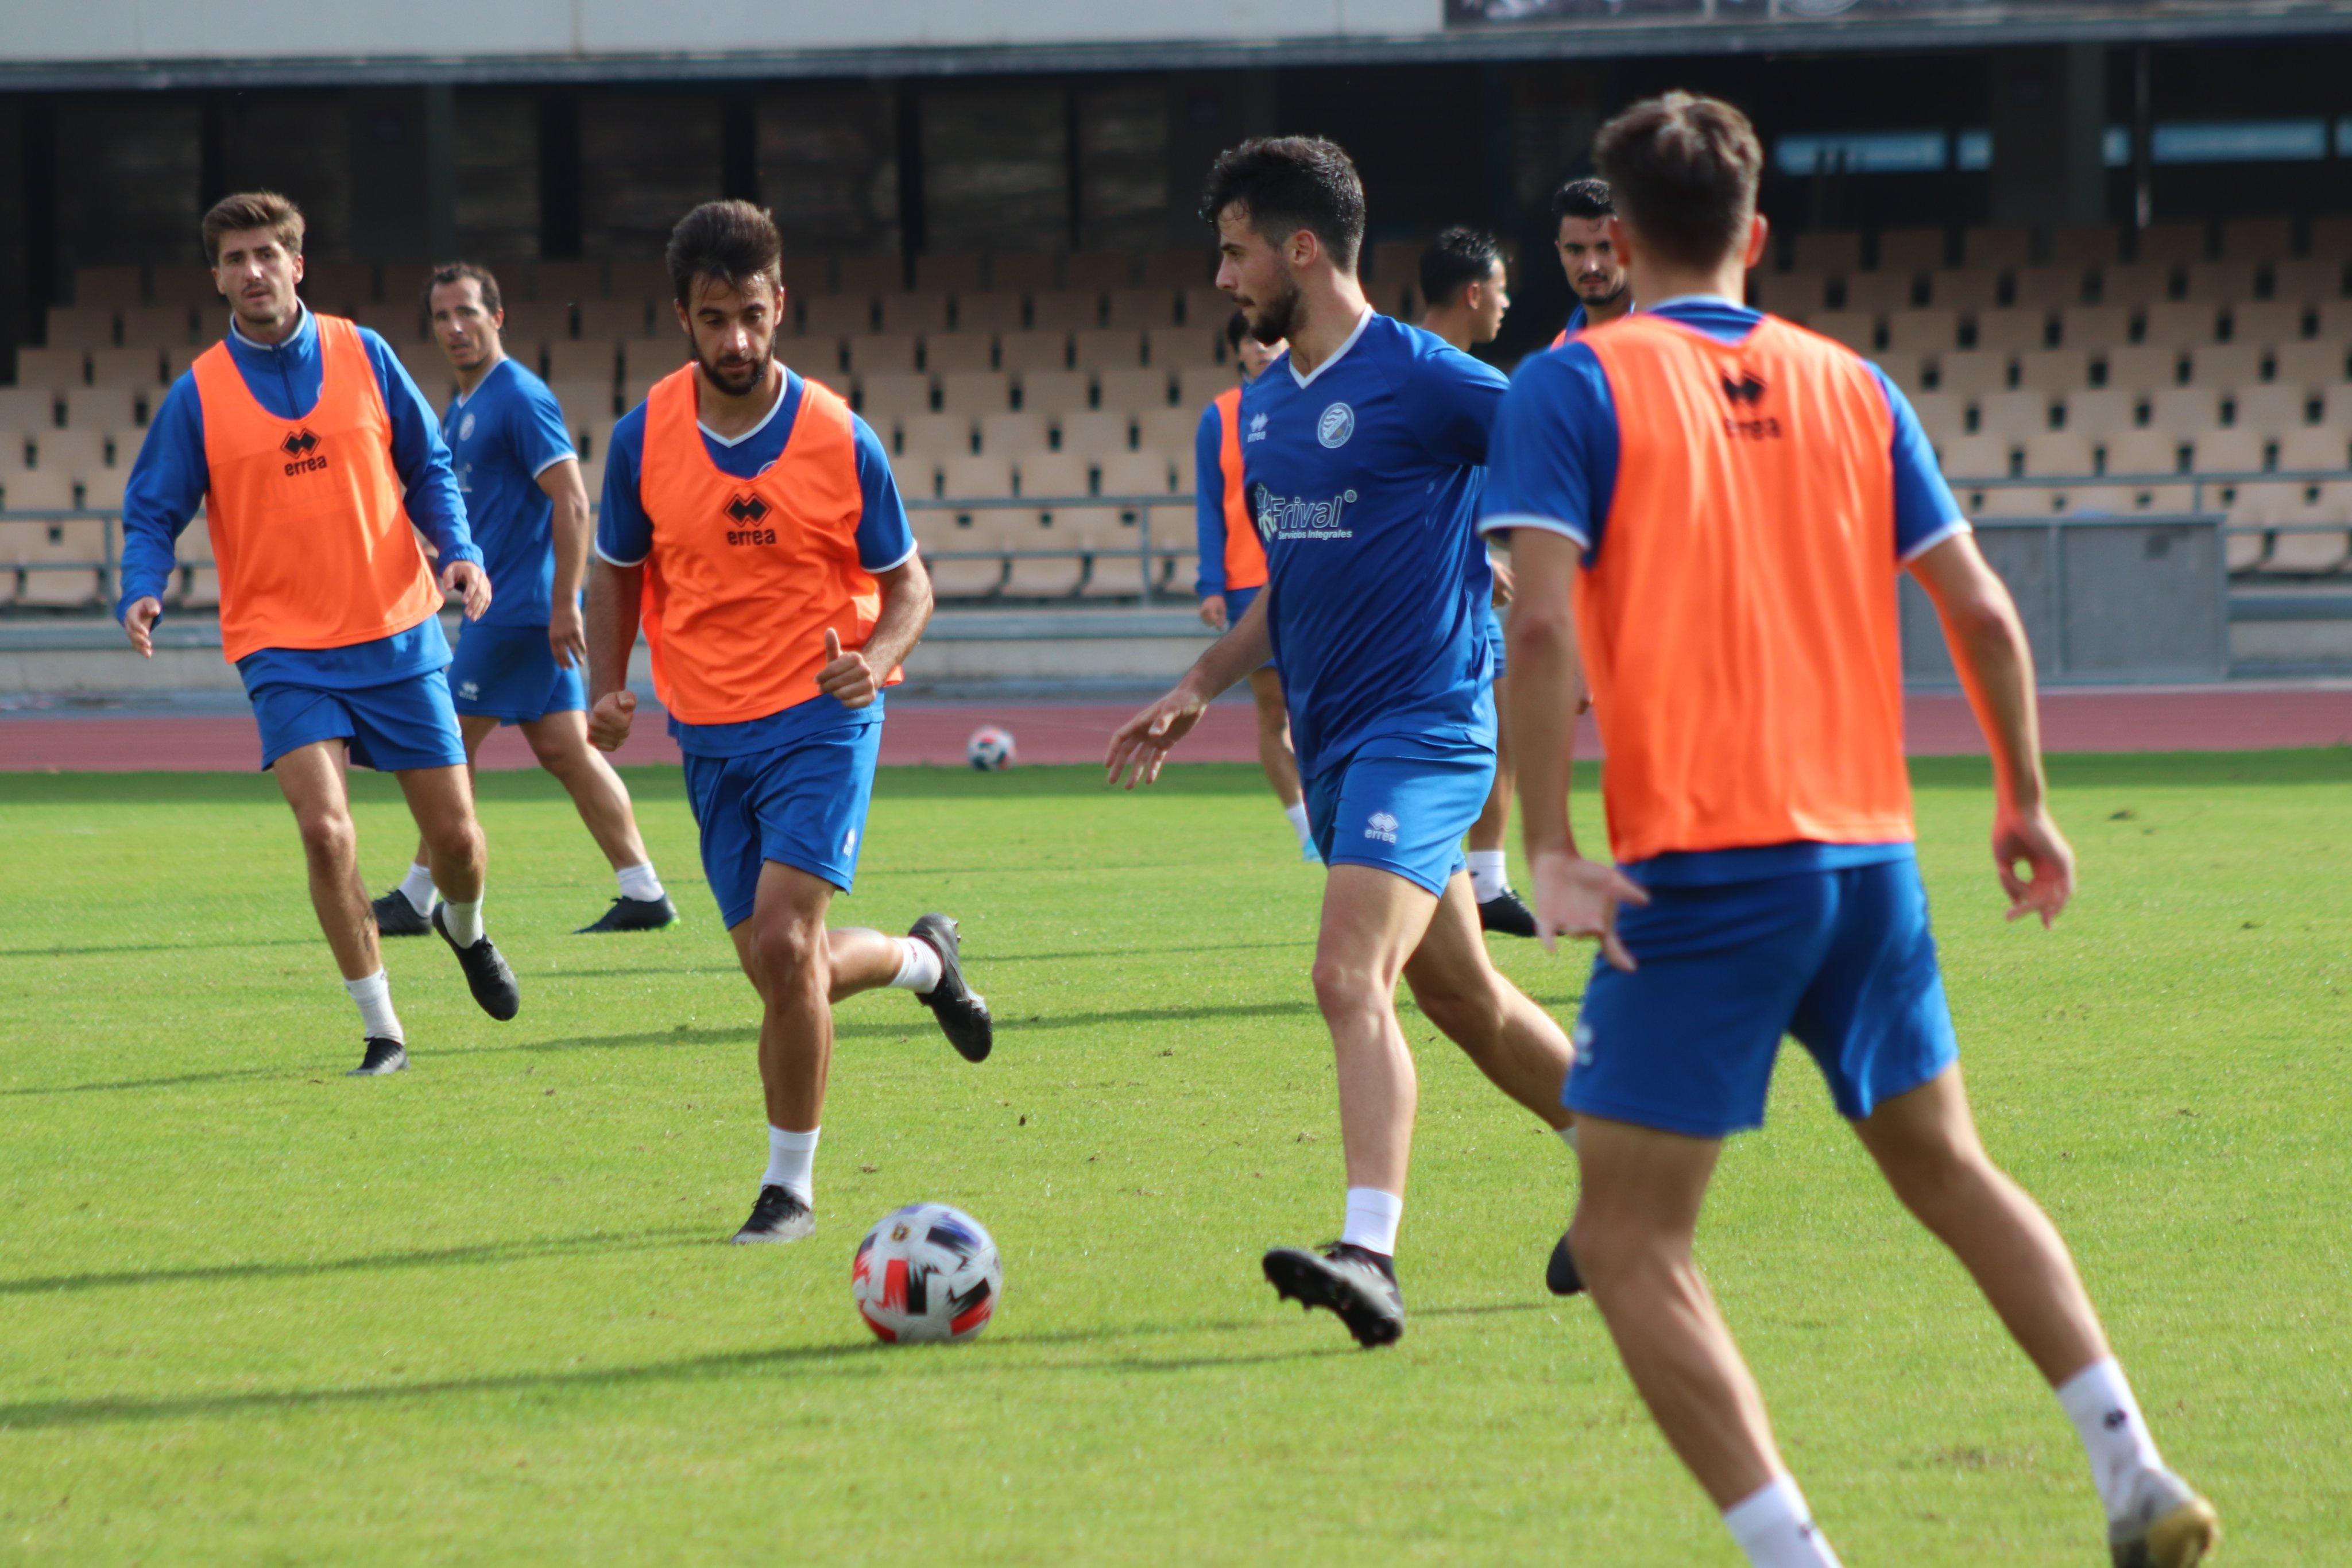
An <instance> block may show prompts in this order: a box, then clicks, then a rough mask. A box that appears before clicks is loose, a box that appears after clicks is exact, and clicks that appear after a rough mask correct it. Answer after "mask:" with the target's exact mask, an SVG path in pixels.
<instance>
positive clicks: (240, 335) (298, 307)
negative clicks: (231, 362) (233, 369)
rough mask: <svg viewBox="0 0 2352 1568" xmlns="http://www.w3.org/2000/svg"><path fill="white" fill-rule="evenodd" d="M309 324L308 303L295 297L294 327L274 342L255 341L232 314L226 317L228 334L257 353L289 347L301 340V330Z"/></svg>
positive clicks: (273, 351) (267, 352) (274, 351)
mask: <svg viewBox="0 0 2352 1568" xmlns="http://www.w3.org/2000/svg"><path fill="white" fill-rule="evenodd" d="M308 326H310V307H309V306H308V305H305V304H303V303H302V301H301V300H299V299H297V300H295V301H294V329H293V330H292V331H291V332H289V333H287V334H286V336H284V337H283V338H280V339H278V341H276V342H274V343H257V342H255V341H254V340H252V339H251V338H248V337H247V336H246V335H245V329H244V328H242V327H239V326H238V325H237V324H236V316H235V315H234V314H232V315H231V316H230V317H229V319H228V335H229V336H230V337H232V338H235V339H236V340H237V341H238V342H240V343H243V344H244V345H245V346H246V347H247V348H248V349H251V350H253V351H254V352H255V353H257V354H274V353H276V352H277V351H278V350H280V349H290V348H292V347H293V346H294V345H295V344H296V343H298V342H299V341H301V340H302V330H303V329H304V328H306V327H308Z"/></svg>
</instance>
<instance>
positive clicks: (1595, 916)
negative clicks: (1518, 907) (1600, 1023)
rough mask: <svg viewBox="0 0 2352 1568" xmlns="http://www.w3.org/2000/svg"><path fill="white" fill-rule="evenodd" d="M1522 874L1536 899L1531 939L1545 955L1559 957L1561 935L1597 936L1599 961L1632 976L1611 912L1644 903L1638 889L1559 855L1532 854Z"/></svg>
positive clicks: (1602, 868)
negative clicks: (1534, 938) (1537, 940)
mask: <svg viewBox="0 0 2352 1568" xmlns="http://www.w3.org/2000/svg"><path fill="white" fill-rule="evenodd" d="M1528 873H1529V876H1530V879H1531V880H1532V882H1533V883H1534V890H1535V895H1536V897H1535V904H1536V936H1538V937H1539V938H1541V940H1542V942H1543V945H1544V951H1545V952H1547V953H1557V952H1559V942H1558V938H1559V937H1561V936H1597V937H1599V938H1600V939H1601V956H1602V957H1604V958H1606V959H1608V960H1609V962H1610V964H1611V965H1612V967H1616V968H1620V969H1622V970H1624V971H1625V972H1626V973H1627V974H1629V975H1630V974H1632V973H1633V968H1634V964H1633V954H1631V953H1629V952H1627V951H1626V950H1625V944H1624V942H1623V941H1622V940H1621V939H1620V938H1619V937H1618V935H1617V908H1618V905H1620V904H1635V905H1640V904H1647V903H1649V902H1650V895H1649V894H1646V893H1644V892H1643V891H1642V888H1641V886H1640V884H1638V883H1635V882H1634V881H1633V879H1632V878H1630V877H1628V876H1627V875H1626V874H1625V873H1623V872H1622V871H1619V870H1618V869H1617V868H1616V867H1615V866H1613V865H1602V864H1601V862H1599V861H1589V860H1586V859H1585V858H1584V857H1583V856H1582V855H1576V854H1570V853H1568V852H1565V851H1560V850H1551V851H1547V852H1542V853H1539V854H1538V855H1536V856H1535V857H1534V859H1533V860H1532V862H1530V863H1529V865H1528Z"/></svg>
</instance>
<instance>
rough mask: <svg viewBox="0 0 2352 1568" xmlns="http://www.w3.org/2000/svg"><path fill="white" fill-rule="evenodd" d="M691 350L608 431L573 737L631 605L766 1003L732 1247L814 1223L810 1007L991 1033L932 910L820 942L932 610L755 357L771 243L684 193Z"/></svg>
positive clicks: (908, 533) (807, 393)
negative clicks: (888, 1009) (902, 1008)
mask: <svg viewBox="0 0 2352 1568" xmlns="http://www.w3.org/2000/svg"><path fill="white" fill-rule="evenodd" d="M668 261H669V275H670V278H671V281H672V283H673V285H674V286H675V287H676V289H677V319H678V323H679V325H680V326H681V327H683V328H684V329H685V330H686V332H687V335H688V341H689V344H690V346H691V349H692V351H693V355H694V359H693V362H692V363H691V364H689V365H688V366H686V367H685V368H683V369H681V370H679V371H676V372H674V373H672V374H670V375H668V376H666V377H664V378H663V379H662V380H661V381H659V382H656V383H655V384H654V388H653V391H652V392H650V393H649V394H648V395H647V396H646V401H645V402H642V403H640V404H639V405H637V407H635V408H634V409H632V410H631V411H630V412H629V413H627V414H625V415H624V416H623V418H622V420H621V422H620V423H619V424H618V425H616V426H615V427H614V431H613V444H612V449H611V451H610V453H609V454H608V455H607V456H606V459H605V467H604V515H603V516H602V517H599V518H598V519H597V527H596V558H597V559H596V565H595V568H594V570H593V573H592V574H591V576H590V578H589V581H588V672H589V683H590V685H591V687H592V688H593V692H594V694H595V706H594V708H593V711H592V714H591V716H590V718H589V721H588V733H589V738H590V739H591V740H592V741H593V742H594V743H595V744H596V745H597V746H599V747H603V748H604V749H605V750H607V751H610V750H613V749H614V748H615V747H618V746H620V745H621V744H622V742H624V741H625V740H626V739H627V738H628V734H629V727H630V725H631V723H632V722H633V721H634V718H635V712H636V698H635V695H633V694H632V693H631V692H630V691H629V690H628V687H627V685H626V682H627V679H628V665H629V652H630V649H631V648H632V647H633V646H634V645H635V643H636V640H637V629H638V626H639V624H640V617H642V623H643V625H644V628H645V632H646V641H647V642H648V643H651V644H652V647H653V668H654V687H655V690H656V692H658V693H659V695H660V696H661V700H662V705H663V706H665V707H666V708H667V709H668V710H669V731H670V734H671V735H672V736H673V737H676V739H677V747H678V750H679V751H681V752H683V753H684V754H685V759H686V788H687V798H688V800H689V801H690V802H691V804H692V805H693V808H694V820H695V822H696V825H697V826H698V827H699V828H700V829H701V831H702V866H703V870H704V872H705V873H707V875H708V876H709V882H710V891H711V893H712V894H713V895H714V896H715V897H716V898H717V899H718V901H719V915H720V917H721V918H722V919H723V920H724V921H725V922H726V925H727V933H728V935H729V936H731V937H733V938H734V942H735V953H736V956H737V957H738V959H739V960H740V962H741V964H742V966H743V973H744V974H745V975H746V976H747V977H750V979H751V985H752V988H754V989H755V990H757V991H758V992H759V994H760V998H761V1002H762V1003H763V1004H764V1009H765V1010H764V1015H763V1017H762V1019H761V1024H760V1081H761V1085H762V1087H763V1088H764V1089H765V1091H766V1097H767V1112H768V1168H767V1173H766V1175H765V1176H762V1177H761V1183H760V1195H759V1198H758V1200H757V1201H756V1202H755V1203H753V1205H752V1207H751V1218H750V1219H748V1220H747V1221H745V1222H744V1225H743V1228H741V1229H740V1230H739V1231H737V1232H736V1233H735V1239H736V1240H737V1241H738V1242H761V1241H797V1240H799V1239H801V1238H802V1237H803V1236H806V1235H807V1234H808V1233H809V1232H810V1231H811V1230H813V1229H814V1228H815V1226H816V1215H815V1211H814V1207H813V1205H814V1186H813V1182H812V1179H811V1173H812V1170H813V1168H814V1164H815V1160H816V1145H817V1134H818V1131H819V1126H820V1115H821V1113H822V1112H823V1111H824V1085H825V1075H826V1072H827V1071H828V1069H829V1068H830V1067H831V1065H832V1060H833V1010H832V1004H833V1003H835V1002H837V1001H839V1000H841V999H842V998H844V997H848V996H854V995H856V993H857V992H859V991H866V990H872V989H873V988H876V987H877V986H896V987H898V988H901V989H904V990H910V991H913V992H914V993H915V994H916V996H917V997H918V998H919V999H920V1000H921V1001H922V1002H923V1003H924V1004H925V1005H927V1006H928V1007H929V1008H930V1009H931V1011H932V1013H933V1014H934V1015H935V1016H936V1017H937V1018H938V1019H939V1022H940V1029H941V1030H943V1031H945V1033H946V1035H947V1037H948V1040H949V1042H950V1044H952V1045H953V1046H954V1047H955V1048H956V1050H957V1051H960V1052H961V1053H962V1054H963V1055H964V1056H965V1057H966V1058H967V1059H969V1060H971V1061H981V1060H982V1058H984V1057H986V1056H987V1055H988V1052H989V1049H990V1046H991V1044H992V1025H991V1021H990V1019H989V1014H988V1004H987V1003H986V1002H985V1001H984V1000H983V999H982V998H981V996H980V995H979V993H978V992H976V991H974V990H973V989H972V988H971V986H970V985H969V984H967V983H966V981H965V979H964V977H963V966H962V963H961V957H960V956H959V953H958V950H957V949H958V930H957V926H956V923H955V922H954V921H953V920H950V919H949V918H948V917H947V916H946V915H924V916H923V917H922V918H920V919H919V920H918V921H916V922H915V925H914V929H913V930H912V931H911V932H910V933H909V934H908V936H904V937H898V936H885V935H884V934H883V933H881V932H879V931H867V930H862V929H848V930H840V931H827V930H826V929H825V925H824V917H825V911H826V908H827V907H828V906H829V905H830V904H832V902H833V895H834V894H835V891H839V892H843V893H846V892H848V891H849V885H850V881H851V878H852V877H853V875H854V874H855V873H856V869H857V852H858V849H859V848H860V846H861V843H862V841H864V839H865V836H866V802H867V800H868V798H869V797H870V796H871V795H872V793H873V789H874V759H875V757H876V755H877V752H878V751H879V750H880V748H881V744H882V688H883V687H884V686H886V685H890V684H891V683H893V682H895V681H897V680H898V678H899V676H898V662H899V660H900V659H902V658H904V657H905V656H906V653H907V651H908V649H910V648H912V647H913V646H914V645H915V640H916V639H917V638H918V637H919V636H921V635H922V632H923V623H924V622H926V621H928V620H929V618H930V612H931V583H930V577H929V573H927V572H926V571H925V570H923V563H922V561H921V559H919V558H918V557H917V555H916V554H915V538H914V534H913V532H912V530H911V529H909V528H908V525H907V513H906V508H905V507H903V506H902V505H901V504H900V502H899V500H898V487H897V486H895V485H893V484H892V483H891V479H890V464H889V460H888V458H887V456H886V455H885V454H884V452H883V450H882V444H881V443H880V442H879V441H877V439H875V435H874V433H873V431H871V430H870V429H868V428H867V427H866V422H865V421H864V420H862V419H859V418H858V417H857V416H856V414H854V413H850V412H849V405H848V404H847V403H845V402H842V400H841V399H840V398H839V397H838V396H836V395H835V394H834V393H833V392H828V391H827V390H825V388H824V386H822V385H820V384H819V383H817V382H813V381H805V380H803V378H802V377H801V376H799V375H798V374H796V373H794V372H793V371H790V370H787V369H786V368H785V367H784V366H783V365H782V363H781V362H779V361H777V360H776V358H775V351H774V350H775V333H776V327H777V323H778V322H779V321H780V320H781V319H782V316H781V312H782V308H783V302H784V284H783V242H782V239H781V238H780V237H779V236H778V235H777V233H776V225H775V222H774V220H773V219H772V218H771V217H770V216H769V215H768V214H766V213H764V212H762V211H761V210H760V209H759V208H757V207H755V206H752V205H751V204H750V203H748V202H706V203H704V204H702V205H701V206H698V207H697V208H695V209H694V210H693V211H692V212H690V213H688V214H687V215H686V216H685V217H684V218H683V219H681V220H679V222H678V225H677V228H676V230H674V231H673V232H672V233H671V235H670V240H669V253H668Z"/></svg>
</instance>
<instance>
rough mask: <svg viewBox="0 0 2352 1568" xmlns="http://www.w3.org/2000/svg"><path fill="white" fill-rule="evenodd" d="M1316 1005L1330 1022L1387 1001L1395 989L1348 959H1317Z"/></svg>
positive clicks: (1315, 978) (1314, 973) (1315, 969)
mask: <svg viewBox="0 0 2352 1568" xmlns="http://www.w3.org/2000/svg"><path fill="white" fill-rule="evenodd" d="M1313 976H1314V981H1315V1005H1316V1006H1317V1007H1318V1008H1319V1009H1322V1012H1323V1016H1324V1017H1325V1018H1327V1019H1330V1018H1339V1017H1342V1016H1346V1015H1352V1014H1355V1013H1359V1012H1361V1011H1363V1010H1364V1009H1366V1008H1368V1007H1370V1006H1372V1005H1374V1004H1375V1003H1376V1002H1379V1001H1381V999H1383V998H1387V997H1388V996H1390V995H1391V988H1389V987H1385V986H1382V985H1381V982H1380V978H1379V977H1378V976H1376V975H1374V974H1373V973H1372V972H1371V971H1370V969H1368V968H1366V967H1364V966H1363V965H1361V964H1359V963H1356V962H1354V961H1352V960H1350V959H1344V958H1320V957H1318V958H1317V959H1316V960H1315V968H1314V971H1313Z"/></svg>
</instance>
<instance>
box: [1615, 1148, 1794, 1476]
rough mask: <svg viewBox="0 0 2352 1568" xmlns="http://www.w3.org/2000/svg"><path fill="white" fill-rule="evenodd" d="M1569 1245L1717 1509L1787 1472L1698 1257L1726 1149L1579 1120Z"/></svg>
mask: <svg viewBox="0 0 2352 1568" xmlns="http://www.w3.org/2000/svg"><path fill="white" fill-rule="evenodd" d="M1577 1137H1578V1145H1577V1154H1578V1158H1579V1162H1580V1166H1581V1167H1582V1170H1581V1177H1580V1187H1579V1191H1578V1194H1577V1203H1576V1221H1575V1223H1574V1224H1573V1225H1572V1226H1570V1229H1569V1237H1570V1241H1571V1243H1572V1244H1573V1245H1574V1247H1575V1249H1576V1258H1577V1261H1578V1263H1579V1264H1580V1265H1581V1266H1582V1268H1583V1270H1584V1277H1585V1283H1586V1285H1587V1286H1588V1287H1589V1288H1590V1289H1591V1292H1592V1301H1593V1304H1594V1305H1595V1306H1597V1307H1598V1308H1600V1310H1601V1320H1602V1321H1603V1322H1606V1323H1607V1324H1608V1325H1609V1333H1610V1337H1611V1338H1612V1339H1614V1340H1615V1341H1616V1342H1617V1353H1618V1354H1619V1355H1620V1356H1622V1358H1623V1360H1624V1363H1625V1369H1626V1371H1627V1372H1628V1373H1629V1374H1631V1375H1632V1376H1633V1386H1634V1387H1635V1388H1636V1389H1638V1390H1639V1391H1640V1392H1641V1395H1642V1398H1643V1402H1644V1403H1646V1404H1647V1405H1648V1406H1649V1407H1650V1412H1651V1414H1652V1415H1653V1416H1655V1417H1656V1418H1657V1422H1658V1427H1659V1429H1660V1430H1661V1431H1663V1432H1664V1434H1665V1437H1666V1441H1667V1442H1668V1443H1669V1444H1671V1445H1672V1446H1673V1448H1674V1450H1675V1453H1676V1454H1678V1455H1680V1456H1681V1457H1682V1460H1683V1463H1685V1464H1686V1465H1688V1466H1689V1467H1690V1469H1691V1473H1692V1475H1694V1476H1696V1478H1697V1479H1698V1483H1699V1485H1700V1486H1701V1487H1702V1488H1704V1489H1705V1490H1706V1494H1707V1496H1708V1497H1710V1498H1712V1499H1713V1500H1715V1504H1716V1506H1717V1508H1728V1507H1730V1506H1731V1505H1732V1504H1733V1503H1735V1502H1737V1501H1738V1500H1740V1499H1742V1498H1746V1497H1748V1496H1751V1495H1753V1494H1754V1493H1755V1492H1756V1491H1757V1490H1759V1488H1761V1487H1763V1486H1764V1485H1766V1484H1767V1483H1768V1482H1769V1481H1770V1480H1771V1479H1773V1478H1774V1477H1775V1476H1777V1475H1779V1474H1780V1471H1781V1469H1782V1466H1781V1464H1780V1450H1779V1449H1778V1448H1776V1447H1775V1446H1774V1444H1773V1441H1772V1427H1771V1422H1770V1420H1769V1417H1767V1416H1766V1415H1765V1413H1764V1400H1763V1396H1761V1395H1760V1394H1759V1393H1758V1391H1757V1388H1756V1380H1755V1378H1754V1377H1753V1376H1752V1375H1750V1374H1749V1373H1748V1364H1747V1363H1746V1362H1744V1361H1742V1360H1741V1359H1740V1356H1739V1348H1738V1345H1736V1344H1734V1343H1732V1339H1731V1331H1730V1330H1729V1329H1728V1328H1727V1327H1726V1326H1725V1325H1724V1322H1723V1316H1722V1314H1721V1313H1720V1312H1717V1310H1716V1305H1715V1297H1714V1296H1713V1295H1712V1294H1711V1293H1710V1292H1709V1291H1708V1290H1707V1288H1706V1281H1705V1280H1704V1279H1703V1278H1701V1277H1700V1275H1699V1271H1698V1265H1697V1263H1696V1261H1695V1260H1693V1258H1692V1256H1691V1240H1692V1237H1693V1235H1694V1233H1695V1232H1696V1229H1697V1227H1698V1215H1699V1208H1700V1206H1701V1204H1702V1203H1703V1202H1704V1201H1705V1199H1706V1186H1707V1181H1708V1179H1709V1178H1710V1177H1711V1176H1713V1175H1714V1173H1715V1163H1716V1158H1717V1155H1719V1154H1720V1153H1721V1152H1722V1147H1723V1145H1722V1144H1721V1143H1720V1142H1719V1141H1717V1140H1715V1139H1710V1138H1685V1137H1682V1136H1680V1135H1678V1134H1673V1133H1661V1132H1657V1131H1655V1130H1654V1129H1652V1128H1648V1127H1637V1126H1633V1125H1632V1124H1628V1123H1624V1122H1609V1121H1603V1120H1601V1119H1600V1118H1598V1117H1593V1116H1586V1117H1583V1118H1581V1119H1580V1123H1579V1124H1578V1129H1577Z"/></svg>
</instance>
